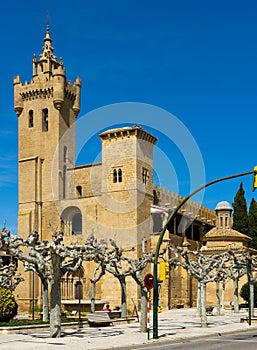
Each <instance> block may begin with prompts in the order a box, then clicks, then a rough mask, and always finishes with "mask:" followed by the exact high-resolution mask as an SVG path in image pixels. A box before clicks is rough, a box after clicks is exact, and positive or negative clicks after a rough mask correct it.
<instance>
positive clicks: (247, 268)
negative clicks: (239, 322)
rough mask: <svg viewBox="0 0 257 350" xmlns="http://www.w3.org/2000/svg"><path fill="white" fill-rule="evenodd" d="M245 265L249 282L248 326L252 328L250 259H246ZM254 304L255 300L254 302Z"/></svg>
mask: <svg viewBox="0 0 257 350" xmlns="http://www.w3.org/2000/svg"><path fill="white" fill-rule="evenodd" d="M245 265H246V273H247V281H248V308H249V309H248V324H249V326H251V324H252V310H251V305H252V303H251V271H250V269H249V260H248V258H246V259H245ZM253 302H254V300H253Z"/></svg>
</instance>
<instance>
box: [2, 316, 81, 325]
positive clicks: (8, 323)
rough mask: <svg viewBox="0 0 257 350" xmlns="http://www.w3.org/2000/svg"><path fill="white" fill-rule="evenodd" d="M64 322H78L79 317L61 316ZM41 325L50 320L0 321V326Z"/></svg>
mask: <svg viewBox="0 0 257 350" xmlns="http://www.w3.org/2000/svg"><path fill="white" fill-rule="evenodd" d="M83 321H86V319H85V318H81V322H83ZM61 322H62V323H69V322H73V323H74V322H78V319H77V318H68V317H62V318H61ZM37 324H38V325H41V324H49V322H43V321H42V320H40V319H35V320H30V319H24V320H16V319H13V320H10V321H9V322H0V327H15V326H31V325H37Z"/></svg>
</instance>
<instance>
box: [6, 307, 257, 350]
mask: <svg viewBox="0 0 257 350" xmlns="http://www.w3.org/2000/svg"><path fill="white" fill-rule="evenodd" d="M243 317H247V311H240V312H239V313H234V311H232V310H221V315H220V316H207V321H208V326H207V327H205V328H202V327H201V319H200V317H199V316H197V315H196V309H195V308H191V309H176V310H169V311H164V312H162V313H160V314H158V320H159V322H158V335H159V338H158V339H152V331H151V332H150V339H149V340H148V336H147V334H146V333H140V331H139V323H130V324H119V325H114V326H108V327H85V328H78V327H77V326H75V327H74V328H70V329H65V330H63V332H62V337H61V338H49V331H48V330H40V331H38V330H35V331H30V332H27V331H24V330H23V331H20V333H12V334H1V335H0V350H3V349H8V350H25V349H26V350H31V349H42V350H43V349H44V350H45V349H58V348H60V349H65V350H66V349H83V350H91V349H95V350H96V349H125V348H127V347H128V346H131V345H142V344H151V343H156V342H162V341H167V340H171V341H172V342H181V341H184V340H186V339H193V338H202V337H210V336H213V335H225V334H230V333H234V332H239V331H246V330H250V329H252V330H254V329H256V333H257V324H255V323H252V325H251V326H249V325H248V323H240V319H241V318H243Z"/></svg>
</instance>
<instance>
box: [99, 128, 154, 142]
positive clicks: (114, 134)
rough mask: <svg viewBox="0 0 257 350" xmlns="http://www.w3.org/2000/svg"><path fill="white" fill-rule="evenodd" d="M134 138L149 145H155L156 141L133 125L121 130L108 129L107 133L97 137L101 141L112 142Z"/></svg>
mask: <svg viewBox="0 0 257 350" xmlns="http://www.w3.org/2000/svg"><path fill="white" fill-rule="evenodd" d="M133 136H135V137H136V138H137V139H141V140H144V141H147V142H149V143H151V144H153V145H154V144H155V143H156V141H157V138H156V137H154V136H153V135H151V134H150V133H149V132H147V131H146V130H144V129H142V127H141V126H138V125H134V126H128V127H122V128H116V129H110V130H107V131H104V132H102V133H101V134H100V135H99V137H100V139H101V140H102V141H106V140H107V141H112V140H117V139H119V138H121V139H124V138H130V137H133Z"/></svg>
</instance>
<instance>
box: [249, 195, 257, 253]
mask: <svg viewBox="0 0 257 350" xmlns="http://www.w3.org/2000/svg"><path fill="white" fill-rule="evenodd" d="M248 223H249V231H248V235H249V236H250V237H252V240H251V242H250V247H251V248H254V249H257V202H256V201H255V199H254V198H252V200H251V204H250V208H249V214H248Z"/></svg>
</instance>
